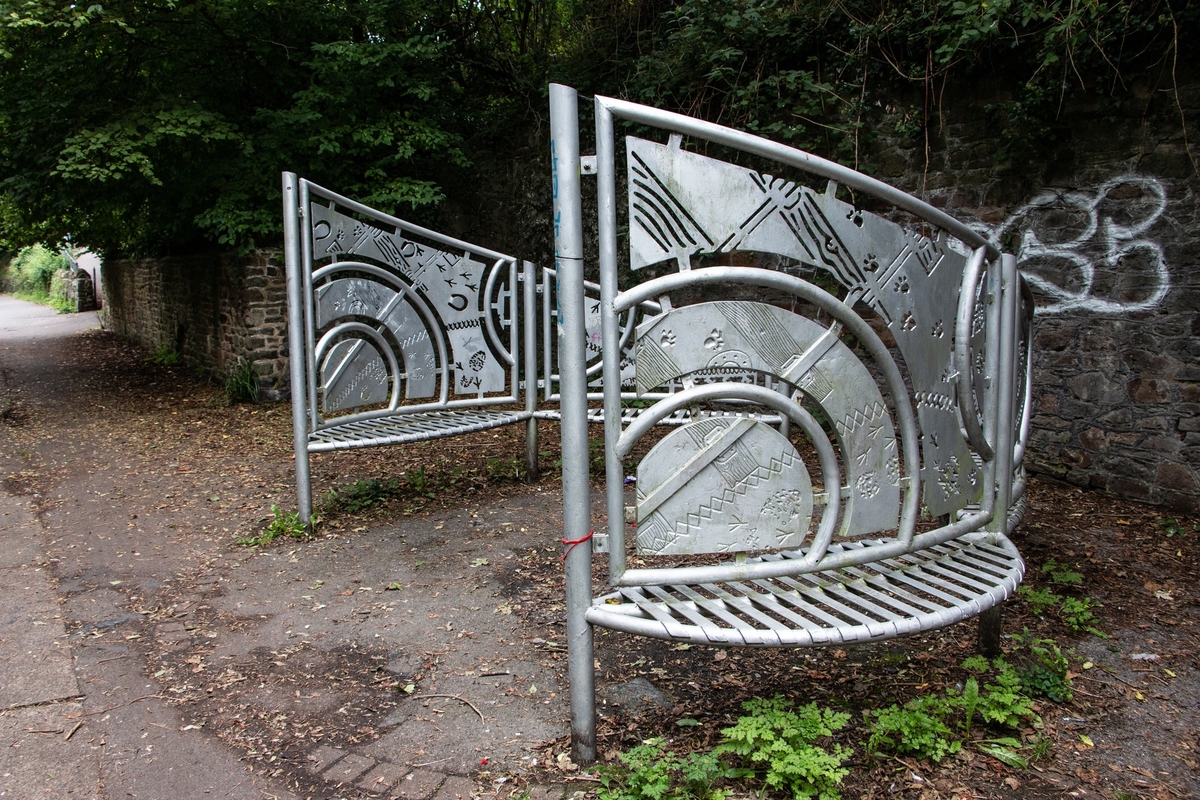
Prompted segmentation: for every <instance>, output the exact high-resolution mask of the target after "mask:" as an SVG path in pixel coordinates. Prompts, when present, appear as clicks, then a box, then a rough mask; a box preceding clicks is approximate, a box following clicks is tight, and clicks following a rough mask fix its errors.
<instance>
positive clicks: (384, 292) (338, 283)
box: [315, 267, 438, 412]
mask: <svg viewBox="0 0 1200 800" xmlns="http://www.w3.org/2000/svg"><path fill="white" fill-rule="evenodd" d="M348 269H349V267H348ZM315 294H316V304H315V312H316V313H315V319H316V324H317V326H318V327H319V328H324V327H326V326H328V325H331V324H332V323H334V322H335V321H337V320H339V319H344V318H346V317H360V318H369V319H372V320H374V321H376V322H380V323H383V325H385V326H386V327H387V329H388V330H389V331H390V332H391V334H392V336H393V338H394V340H395V342H396V347H397V348H398V349H399V351H400V357H401V359H402V364H403V369H404V375H403V378H404V394H405V397H407V398H409V399H413V398H425V397H433V396H434V395H435V394H436V393H437V376H438V369H437V355H436V353H435V350H434V346H433V342H432V341H431V340H430V336H429V330H428V329H427V328H426V323H425V321H424V319H423V317H422V315H421V314H420V312H419V311H418V310H417V309H415V308H413V307H412V305H411V304H410V302H409V300H408V298H407V297H405V296H404V294H402V293H401V292H397V291H395V290H394V289H392V288H391V287H390V286H386V285H384V284H382V283H380V282H378V281H377V280H371V279H369V278H368V277H365V276H364V277H354V278H337V279H335V280H332V281H330V282H328V283H324V284H322V285H320V286H318V287H317V288H316V290H315ZM326 363H328V360H327V361H326ZM322 372H323V374H328V369H327V368H326V367H324V366H323V367H322ZM321 383H322V385H324V383H325V381H324V380H323V381H322V382H321ZM329 397H330V395H329V394H328V393H326V395H325V398H326V403H325V404H323V406H322V407H323V409H324V410H325V411H326V412H329V411H334V410H338V409H346V408H352V407H355V406H358V405H362V404H361V403H353V404H351V405H339V406H330V405H328V404H327V402H328V399H329Z"/></svg>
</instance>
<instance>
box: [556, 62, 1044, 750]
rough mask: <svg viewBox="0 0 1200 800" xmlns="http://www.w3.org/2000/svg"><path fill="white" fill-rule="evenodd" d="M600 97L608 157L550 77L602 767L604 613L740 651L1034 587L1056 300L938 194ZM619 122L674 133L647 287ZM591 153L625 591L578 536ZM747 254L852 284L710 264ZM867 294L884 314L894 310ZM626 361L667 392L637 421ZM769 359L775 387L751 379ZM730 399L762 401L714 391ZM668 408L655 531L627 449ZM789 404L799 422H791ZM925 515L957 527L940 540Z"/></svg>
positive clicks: (568, 469)
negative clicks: (665, 561) (941, 205)
mask: <svg viewBox="0 0 1200 800" xmlns="http://www.w3.org/2000/svg"><path fill="white" fill-rule="evenodd" d="M594 102H595V118H596V155H595V156H582V157H581V155H580V152H579V131H578V117H579V109H578V97H577V94H576V93H575V91H574V90H573V89H571V88H569V87H566V86H561V85H552V86H551V88H550V118H551V136H552V141H551V151H552V156H551V157H552V170H553V179H554V184H553V185H554V231H555V261H556V263H555V269H556V275H557V299H558V304H559V309H558V311H559V317H558V331H559V339H558V351H557V355H558V377H559V380H560V386H561V395H560V396H561V407H560V412H561V420H562V440H563V507H564V509H563V539H564V541H565V542H567V543H568V544H570V545H571V546H570V547H569V549H568V551H567V553H566V559H565V560H566V591H567V632H568V646H569V665H570V678H571V703H572V735H573V737H574V745H575V755H576V757H577V759H580V760H582V761H585V762H587V761H591V760H594V758H595V698H594V675H593V667H592V664H593V651H592V647H593V637H592V630H593V628H594V627H595V626H601V627H607V628H611V629H617V630H623V631H627V632H630V633H637V634H640V635H645V636H652V637H658V638H665V639H671V640H679V641H692V642H702V643H708V644H716V645H735V644H736V645H750V646H801V645H813V644H823V643H831V642H844V641H873V640H880V639H886V638H890V637H892V636H897V635H903V634H907V633H913V632H917V631H921V630H928V629H930V628H935V627H940V626H943V625H947V624H950V623H952V622H956V621H959V620H961V619H964V618H967V617H969V616H974V615H978V614H982V613H985V612H988V611H989V609H992V608H993V607H995V606H997V605H998V604H999V603H1000V602H1001V601H1002V600H1003V599H1004V598H1006V597H1007V596H1009V595H1010V594H1011V593H1012V592H1014V591H1015V590H1016V587H1017V585H1018V584H1019V583H1020V580H1021V577H1022V575H1023V573H1024V565H1023V562H1022V561H1021V558H1020V555H1019V554H1018V553H1017V551H1016V549H1015V548H1014V547H1013V546H1012V544H1011V542H1009V540H1008V539H1007V533H1009V532H1010V531H1011V529H1012V527H1013V526H1015V525H1016V524H1017V523H1018V522H1019V521H1020V517H1021V514H1022V512H1023V508H1024V506H1023V503H1024V497H1023V495H1024V473H1023V471H1022V470H1021V467H1020V462H1021V457H1022V455H1023V452H1024V443H1025V438H1026V436H1027V434H1028V425H1029V416H1030V407H1029V394H1030V391H1029V390H1030V384H1029V380H1030V378H1029V366H1028V352H1029V351H1028V348H1029V341H1030V326H1029V320H1030V319H1031V316H1032V300H1031V298H1030V297H1029V295H1028V290H1027V288H1025V287H1024V282H1023V280H1022V279H1021V277H1020V275H1019V273H1018V272H1017V270H1016V262H1015V259H1014V258H1013V257H1012V256H1011V255H1009V254H1005V253H1001V252H1000V250H999V249H998V248H997V247H996V246H995V245H994V244H993V243H991V242H988V241H987V240H985V239H984V238H983V237H982V236H980V235H979V234H978V233H977V232H975V231H974V230H972V229H971V228H969V227H967V226H966V225H964V224H962V223H961V222H959V221H957V220H955V219H954V218H953V217H951V216H949V215H947V214H946V213H944V212H942V211H940V210H939V209H936V208H933V207H932V206H929V205H928V204H926V203H924V202H922V201H920V200H918V199H916V198H913V197H911V196H909V195H907V194H905V193H903V192H900V191H899V190H897V189H895V188H893V187H890V186H888V185H886V184H884V183H881V182H879V181H877V180H874V179H872V178H870V177H868V176H865V175H862V174H860V173H857V172H855V171H853V170H850V169H848V168H846V167H843V166H840V165H838V164H835V163H833V162H830V161H826V160H824V159H821V158H819V157H816V156H813V155H811V154H808V153H805V152H803V151H800V150H796V149H794V148H791V147H787V146H784V145H780V144H777V143H774V142H770V141H768V140H765V139H762V138H760V137H756V136H752V135H750V134H746V133H742V132H739V131H735V130H731V129H728V128H724V127H722V126H718V125H715V124H712V123H708V122H704V121H700V120H696V119H692V118H688V117H685V116H682V115H679V114H674V113H670V112H665V111H661V110H658V109H653V108H649V107H646V106H641V105H637V104H634V103H629V102H626V101H621V100H617V99H613V98H607V97H596V98H595V101H594ZM619 120H621V121H625V122H629V123H634V124H636V125H639V126H644V127H646V128H650V129H653V130H656V131H660V132H662V133H665V134H666V135H667V136H668V137H669V140H668V143H666V144H661V143H657V142H654V141H648V140H644V139H640V138H637V137H633V136H630V137H628V138H627V140H626V148H625V156H626V170H627V172H626V187H627V195H628V196H627V197H626V198H625V200H626V201H627V206H626V208H627V211H626V218H625V223H626V228H624V229H625V230H627V231H628V239H629V248H630V256H629V259H630V261H629V266H630V267H631V269H632V271H633V272H634V273H635V277H634V279H632V282H631V279H629V278H628V277H624V278H622V279H621V280H623V281H624V282H626V283H631V285H629V286H626V287H624V288H623V287H622V286H620V285H619V283H620V282H621V280H619V278H618V272H619V270H618V262H619V259H618V251H617V246H618V244H617V242H618V230H621V228H620V227H619V225H618V217H619V212H618V202H619V200H618V193H617V185H618V175H617V169H618V162H619V158H618V152H617V142H616V130H615V126H616V122H617V121H619ZM685 137H686V139H687V141H688V142H689V143H691V144H694V145H695V146H694V147H693V148H690V149H689V148H685V147H684V146H683V142H684V139H685ZM713 146H715V147H717V148H726V149H729V150H733V151H737V152H739V153H741V154H745V155H746V156H749V157H752V158H754V159H758V161H757V162H756V163H761V162H762V161H764V160H765V161H769V162H771V164H772V166H771V167H770V169H771V170H772V171H773V172H774V171H779V172H781V173H786V174H787V175H788V179H786V180H785V179H784V178H779V177H776V176H774V175H771V174H767V173H764V172H761V171H756V170H753V169H748V168H746V167H741V166H737V165H735V164H730V163H726V162H722V161H720V160H718V159H715V158H712V157H709V156H707V155H702V154H701V153H703V152H706V148H710V147H713ZM593 173H594V174H595V176H596V181H597V186H596V193H597V207H598V215H599V265H598V266H599V293H600V299H599V315H600V337H601V342H600V348H599V349H600V357H601V362H602V367H601V380H600V384H601V386H602V390H603V404H604V406H603V423H604V440H605V457H606V458H605V485H606V501H605V507H606V511H607V519H608V530H607V536H606V537H605V538H604V539H602V540H601V541H602V544H601V545H600V546H598V547H597V548H596V550H597V551H598V552H600V551H603V550H607V552H608V579H609V583H610V585H611V586H612V587H613V590H614V591H612V592H611V593H610V594H607V595H605V596H604V597H601V598H593V597H592V595H591V581H592V564H591V556H592V548H591V547H587V546H582V547H581V546H574V543H580V542H587V541H588V540H589V538H591V536H592V534H591V528H592V526H591V520H590V514H589V508H590V490H589V485H588V447H587V444H588V442H587V433H588V430H587V425H588V409H587V401H588V398H589V394H588V389H589V356H588V347H587V341H588V339H589V334H591V333H592V331H589V330H588V327H589V326H588V325H587V322H586V317H587V313H586V310H585V308H584V304H585V298H586V297H588V296H589V295H591V294H592V292H593V291H594V289H591V290H589V286H588V284H587V283H586V282H585V281H584V276H583V273H584V269H583V266H584V265H583V230H584V228H583V218H582V203H581V191H582V186H581V176H582V175H585V174H587V175H590V174H593ZM799 174H807V175H811V176H816V177H818V178H822V179H825V180H827V181H829V182H830V184H829V186H828V187H827V189H826V191H825V192H824V193H823V194H820V193H817V192H815V191H813V190H811V189H809V188H807V187H806V186H804V185H803V184H801V183H799V182H798V181H799V179H798V178H796V179H795V180H793V179H792V177H793V175H799ZM838 186H842V187H847V188H849V189H852V190H854V191H855V192H858V193H863V194H864V195H867V196H870V197H873V198H875V199H876V200H879V201H884V202H886V203H887V204H889V205H891V206H892V207H894V208H895V209H897V210H899V211H901V212H904V213H905V214H907V215H910V216H911V218H913V219H915V221H916V222H917V224H918V225H919V226H921V229H919V230H915V231H914V230H912V229H911V228H912V226H909V228H907V229H906V228H904V227H902V226H901V225H899V224H897V223H895V222H892V221H891V220H890V219H885V218H883V217H879V216H877V215H875V214H871V213H869V212H867V211H865V210H862V209H858V208H855V207H853V206H851V205H849V204H847V203H844V202H842V201H841V200H839V199H837V189H838ZM735 251H743V252H758V253H771V254H774V255H780V256H784V257H787V258H790V259H792V260H793V261H794V262H795V263H797V264H799V265H801V266H804V267H806V268H810V269H814V270H817V269H819V270H824V271H825V273H827V274H828V275H830V276H832V277H833V278H834V279H836V282H837V283H838V285H839V288H840V290H841V291H842V292H844V296H843V297H841V298H839V297H837V296H835V295H834V294H831V293H830V291H827V290H826V289H824V288H822V287H820V286H817V285H815V284H814V283H812V282H810V281H808V280H806V279H804V278H803V277H800V276H798V275H794V274H789V273H788V272H785V271H779V270H773V269H764V268H759V267H746V266H707V267H695V265H693V263H692V258H693V257H695V256H699V255H706V256H714V255H720V254H724V253H732V252H735ZM672 260H674V261H675V262H676V264H677V268H676V271H674V272H666V274H659V275H658V277H653V278H650V279H648V280H645V281H643V282H641V283H638V282H636V271H637V270H639V269H642V268H645V267H648V266H654V265H658V266H659V267H662V265H663V264H669V262H671V261H672ZM694 267H695V268H694ZM659 272H660V273H661V272H663V270H662V269H660V270H659ZM591 286H592V287H594V286H595V285H594V284H592V285H591ZM729 288H740V289H748V288H749V289H753V290H755V291H756V292H759V293H760V294H761V293H762V292H770V293H772V294H773V295H774V296H775V297H778V298H791V305H792V309H791V310H789V309H786V308H783V307H781V305H779V304H774V305H772V304H770V303H765V302H759V301H757V300H727V299H724V296H725V293H726V292H727V290H728V289H729ZM689 293H690V296H699V297H700V298H701V299H700V300H695V299H686V296H688V295H689ZM680 297H685V299H684V300H683V302H682V304H675V303H673V302H672V300H673V299H674V298H680ZM856 306H857V307H862V306H866V307H868V308H869V309H870V310H871V312H872V313H873V314H874V315H875V317H876V326H872V324H871V323H870V322H869V321H868V320H867V319H865V318H864V317H863V316H862V315H861V314H860V313H859V312H858V311H857V310H856ZM796 307H801V308H804V309H809V310H814V311H813V313H814V314H815V315H816V316H818V317H820V318H821V320H822V321H821V322H816V321H814V320H813V319H810V318H809V317H808V316H805V315H802V314H799V313H796V311H795V309H796ZM634 310H637V311H638V312H639V313H640V315H641V316H640V318H639V319H638V320H637V321H636V322H633V321H631V319H630V316H629V315H630V313H631V312H632V311H634ZM880 325H882V326H883V327H884V328H885V329H886V331H887V335H888V336H889V337H890V338H891V340H892V341H891V343H890V344H889V343H887V342H885V341H884V339H883V338H882V337H881V335H880V332H879V331H877V330H876V327H877V326H880ZM635 326H636V327H635ZM634 327H635V329H634V331H633V337H632V338H633V343H632V348H630V343H629V340H628V337H629V335H630V329H631V328H634ZM843 338H845V339H848V340H850V341H852V343H853V345H854V349H852V348H851V347H848V346H847V345H845V344H843V343H842V341H841V340H842V339H843ZM895 351H899V353H898V355H899V360H897V356H896V353H895ZM623 358H624V360H625V362H626V363H625V365H624V366H625V368H626V370H627V371H628V367H629V362H631V361H632V363H633V367H634V372H635V373H636V391H635V392H634V396H635V397H641V398H644V399H645V400H646V401H647V402H648V403H649V404H650V405H649V407H648V408H645V409H643V410H641V411H640V413H638V414H637V415H630V414H629V413H627V412H625V411H624V410H623V408H622V400H623V399H628V397H629V393H628V392H626V391H623V389H624V387H623V385H622V377H623V376H622V366H623V365H622V359H623ZM863 358H865V359H866V360H867V361H868V362H869V368H868V366H865V365H864V363H863V362H862V359H863ZM706 359H708V360H706ZM592 360H593V362H594V358H593V359H592ZM590 366H591V369H592V371H593V372H594V363H593V364H592V365H590ZM747 373H755V374H760V375H764V376H765V379H764V380H762V381H757V382H756V381H750V382H746V380H745V375H746V374H747ZM626 377H627V376H626ZM670 381H674V382H675V385H674V386H673V387H672V388H671V389H670V390H669V391H662V389H663V386H664V382H670ZM547 383H548V381H547ZM910 387H911V389H910ZM717 401H725V402H728V401H733V402H734V403H735V404H740V405H735V406H734V408H735V409H736V408H740V409H743V412H742V413H734V414H733V415H729V414H728V413H715V414H714V413H706V412H705V411H704V410H703V409H704V408H706V407H708V406H710V405H711V404H713V403H715V402H717ZM818 416H821V417H824V419H825V422H822V421H821V420H820V419H818ZM663 421H673V422H675V423H677V425H678V427H677V428H676V429H675V430H673V431H672V432H671V433H669V434H667V435H666V436H664V437H663V438H662V439H661V440H660V441H659V442H658V443H657V444H655V445H654V446H653V447H652V448H651V450H650V451H649V452H648V453H646V454H645V455H644V456H642V458H641V462H640V463H639V465H638V468H637V469H638V473H637V477H636V484H637V489H636V492H637V497H636V505H635V511H636V513H637V520H638V527H637V531H636V535H635V536H633V537H632V540H631V541H629V542H627V541H626V540H627V536H628V535H629V534H630V533H632V529H629V528H627V525H626V523H625V520H626V502H627V497H626V491H627V490H626V468H625V460H626V458H627V457H629V456H630V454H631V452H633V449H634V447H635V446H636V445H637V444H638V443H639V441H641V440H642V439H643V438H644V437H646V436H647V435H648V434H649V433H650V432H651V431H652V430H654V429H655V427H656V425H657V424H658V423H660V422H663ZM779 421H782V422H783V424H782V425H781V426H780V427H779V429H778V430H776V429H775V428H774V427H772V426H771V425H769V424H768V423H771V422H779ZM793 431H794V432H795V433H796V434H798V435H799V436H801V437H802V438H804V439H806V440H807V443H808V444H809V445H811V447H812V450H813V451H815V454H816V462H817V464H816V466H817V467H819V474H820V476H821V481H820V483H821V488H820V489H818V487H817V486H816V485H815V484H814V483H813V482H812V481H811V479H810V476H809V474H808V471H807V467H805V465H804V463H803V458H802V457H801V456H800V454H799V453H798V452H797V451H796V450H795V449H794V447H793V445H792V444H791V442H790V441H789V436H791V435H792V432H793ZM817 507H821V512H820V514H819V515H818V516H817V518H816V520H815V523H816V524H815V530H811V529H810V526H809V520H810V519H812V516H813V514H814V512H815V510H816V508H817ZM922 517H924V518H926V519H928V518H931V517H944V518H945V524H942V525H940V526H939V527H936V528H934V529H932V530H927V531H924V532H920V533H918V532H917V523H918V520H919V519H920V518H922ZM752 523H753V524H752ZM593 543H595V540H593ZM630 548H633V549H635V550H636V552H637V553H638V554H639V556H644V557H645V558H647V559H652V558H653V557H655V556H658V555H670V556H672V560H675V556H677V555H678V554H683V555H686V554H691V553H714V552H715V553H725V554H727V555H729V556H730V557H731V558H730V560H728V561H726V562H724V563H721V564H716V565H714V564H711V563H708V562H705V563H703V564H689V565H685V566H673V567H666V568H661V567H659V568H655V567H648V568H633V569H631V568H629V567H628V565H627V564H626V556H627V552H628V550H629V549H630Z"/></svg>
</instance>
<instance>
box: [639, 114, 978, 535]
mask: <svg viewBox="0 0 1200 800" xmlns="http://www.w3.org/2000/svg"><path fill="white" fill-rule="evenodd" d="M626 141H627V147H628V153H629V159H628V182H629V184H628V185H629V214H630V266H631V267H632V268H633V269H635V270H636V269H641V268H643V267H646V266H649V265H651V264H657V263H660V262H662V261H665V260H674V261H675V262H676V263H677V266H678V268H679V269H681V270H686V269H690V266H691V264H690V261H691V258H692V257H693V256H695V255H698V254H702V253H725V252H731V251H734V250H748V251H760V252H770V253H776V254H779V255H783V256H788V257H791V258H794V259H796V260H798V261H800V262H802V263H805V264H808V265H811V266H814V267H818V268H821V269H824V270H827V271H828V272H830V273H831V274H832V275H833V276H835V277H836V278H837V279H838V281H839V282H840V283H841V284H842V285H843V286H844V287H845V289H846V290H847V297H848V299H850V300H851V301H854V300H859V301H862V302H864V303H867V304H868V305H869V306H870V307H871V308H872V309H873V310H874V311H875V312H876V313H878V314H879V315H880V317H881V318H882V319H883V321H884V322H885V323H886V324H887V326H888V329H889V330H890V331H891V333H892V335H893V337H894V339H895V341H896V344H897V347H898V348H899V349H900V352H901V354H902V355H903V357H904V361H905V364H906V365H907V367H908V370H909V375H910V377H911V380H912V387H913V399H914V400H915V402H916V405H917V414H918V418H919V419H920V423H921V430H922V433H923V438H922V454H923V458H922V475H921V478H922V482H923V483H924V498H923V499H924V504H925V506H926V509H927V513H929V514H932V515H942V514H948V513H952V512H953V511H956V510H958V509H960V508H963V507H964V506H965V505H966V504H967V503H969V502H972V501H974V500H976V499H977V498H978V497H979V496H980V494H981V491H982V486H981V474H980V472H979V470H978V468H977V467H976V465H975V462H974V461H973V460H972V458H971V454H970V450H969V448H968V446H967V442H966V440H965V439H964V437H963V436H962V433H961V431H960V426H959V421H958V415H957V408H956V402H955V395H954V392H955V391H956V388H955V385H954V380H955V372H954V369H953V363H952V360H953V342H952V339H953V331H954V322H955V313H956V309H957V298H958V290H959V283H960V278H961V275H962V270H963V266H964V264H965V257H964V256H963V255H962V254H961V253H958V252H955V251H954V250H951V249H950V248H949V246H948V244H947V241H946V238H945V236H944V234H943V233H941V232H938V233H937V235H936V236H934V237H932V238H931V237H929V236H924V235H921V234H919V233H915V232H912V231H908V230H905V229H904V228H902V227H901V226H900V225H897V224H896V223H894V222H891V221H889V220H886V219H883V218H882V217H879V216H877V215H875V214H871V213H869V212H866V211H861V210H859V209H856V208H854V207H853V206H851V205H849V204H848V203H844V202H842V201H840V200H838V199H837V198H836V197H835V196H833V195H832V194H830V193H818V192H815V191H813V190H812V189H811V188H809V187H807V186H802V185H799V184H796V183H794V182H792V181H788V180H785V179H782V178H777V177H774V176H772V175H768V174H763V173H759V172H756V171H754V170H750V169H746V168H745V167H739V166H735V165H733V164H727V163H725V162H722V161H717V160H716V159H712V158H708V157H706V156H701V155H698V154H696V153H690V152H687V151H685V150H682V149H680V148H679V147H678V146H672V145H662V144H657V143H654V142H648V141H645V140H642V139H637V138H635V137H628V138H627V140H626Z"/></svg>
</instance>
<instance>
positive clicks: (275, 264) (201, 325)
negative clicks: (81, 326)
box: [102, 250, 288, 399]
mask: <svg viewBox="0 0 1200 800" xmlns="http://www.w3.org/2000/svg"><path fill="white" fill-rule="evenodd" d="M102 280H103V285H104V296H105V299H106V308H105V312H104V314H105V324H106V325H107V326H108V327H109V328H110V329H112V330H113V331H115V332H117V333H119V334H121V335H122V336H125V337H126V338H128V339H131V340H132V341H135V342H137V343H139V344H141V345H142V346H143V347H145V348H146V349H148V350H151V351H156V350H159V349H161V348H164V347H165V348H168V349H171V350H174V351H175V352H177V353H179V354H180V356H181V357H182V358H183V360H184V361H185V363H189V364H192V365H194V366H197V367H201V368H204V369H210V370H213V371H214V372H215V373H216V374H217V375H229V374H231V373H232V372H234V371H235V370H236V369H237V368H238V367H239V366H240V365H241V364H243V363H244V362H250V363H251V364H253V365H254V369H255V372H257V373H258V376H259V384H260V387H261V391H262V395H263V397H264V398H267V399H271V398H274V399H279V398H282V397H284V396H285V395H286V390H287V375H288V360H287V288H286V278H285V275H284V266H283V260H282V254H281V253H280V252H278V251H275V250H257V251H254V252H252V253H250V254H249V255H246V256H237V255H235V254H231V253H214V254H205V255H193V256H170V257H164V258H156V259H142V260H115V261H109V262H106V263H105V265H104V272H103V279H102Z"/></svg>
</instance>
